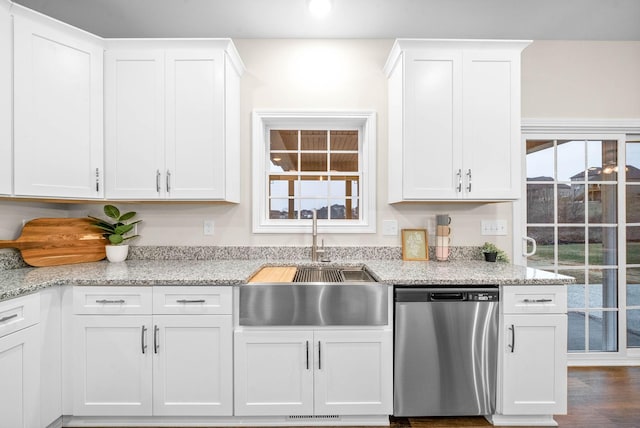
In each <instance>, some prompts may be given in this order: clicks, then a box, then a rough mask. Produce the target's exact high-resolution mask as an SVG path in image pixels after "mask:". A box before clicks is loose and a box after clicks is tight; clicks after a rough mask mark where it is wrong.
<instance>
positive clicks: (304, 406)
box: [234, 329, 393, 416]
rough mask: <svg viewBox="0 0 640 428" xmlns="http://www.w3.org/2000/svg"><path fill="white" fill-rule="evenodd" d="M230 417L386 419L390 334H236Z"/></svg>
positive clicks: (389, 408)
mask: <svg viewBox="0 0 640 428" xmlns="http://www.w3.org/2000/svg"><path fill="white" fill-rule="evenodd" d="M234 346H235V367H234V370H235V414H236V415H238V416H267V415H388V414H391V413H392V412H393V408H392V406H393V399H392V393H393V386H392V382H393V379H392V364H393V351H392V335H391V331H390V330H384V331H380V330H329V329H328V330H269V331H267V330H244V331H237V332H236V333H235V345H234Z"/></svg>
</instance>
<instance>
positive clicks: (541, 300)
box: [524, 299, 553, 303]
mask: <svg viewBox="0 0 640 428" xmlns="http://www.w3.org/2000/svg"><path fill="white" fill-rule="evenodd" d="M524 302H525V303H549V302H553V299H524Z"/></svg>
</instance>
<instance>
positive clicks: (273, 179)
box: [269, 175, 296, 198]
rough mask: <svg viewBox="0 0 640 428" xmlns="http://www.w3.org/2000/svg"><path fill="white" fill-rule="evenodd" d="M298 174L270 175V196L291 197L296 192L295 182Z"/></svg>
mask: <svg viewBox="0 0 640 428" xmlns="http://www.w3.org/2000/svg"><path fill="white" fill-rule="evenodd" d="M295 179H296V176H294V175H292V176H286V175H270V176H269V196H271V197H274V196H275V197H285V198H287V197H289V196H293V195H294V194H295V191H294V183H295V181H294V180H295Z"/></svg>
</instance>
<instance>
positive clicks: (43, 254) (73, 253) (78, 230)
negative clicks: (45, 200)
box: [0, 218, 109, 266]
mask: <svg viewBox="0 0 640 428" xmlns="http://www.w3.org/2000/svg"><path fill="white" fill-rule="evenodd" d="M103 233H104V232H103V231H101V230H100V229H98V228H97V227H95V226H94V225H93V220H91V219H88V218H37V219H35V220H31V221H29V222H27V223H26V224H25V225H24V227H23V228H22V234H21V235H20V237H19V238H18V239H16V240H14V241H0V248H17V249H18V250H20V253H21V254H22V258H23V259H24V261H25V262H26V263H27V264H29V265H31V266H57V265H66V264H72V263H84V262H96V261H98V260H102V259H104V258H105V256H106V253H105V245H107V244H108V243H109V241H107V240H106V239H105V238H104V236H103Z"/></svg>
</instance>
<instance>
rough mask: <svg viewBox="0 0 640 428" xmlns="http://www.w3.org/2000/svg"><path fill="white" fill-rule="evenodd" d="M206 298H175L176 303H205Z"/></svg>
mask: <svg viewBox="0 0 640 428" xmlns="http://www.w3.org/2000/svg"><path fill="white" fill-rule="evenodd" d="M205 302H206V300H204V299H197V300H187V299H180V300H176V303H205Z"/></svg>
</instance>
